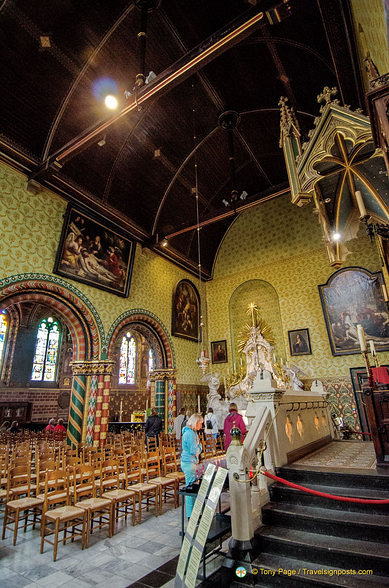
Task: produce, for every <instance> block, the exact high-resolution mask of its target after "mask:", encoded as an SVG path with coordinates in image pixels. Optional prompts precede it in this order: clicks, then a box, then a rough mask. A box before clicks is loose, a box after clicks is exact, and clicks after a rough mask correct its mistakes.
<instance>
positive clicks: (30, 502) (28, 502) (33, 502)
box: [7, 496, 43, 510]
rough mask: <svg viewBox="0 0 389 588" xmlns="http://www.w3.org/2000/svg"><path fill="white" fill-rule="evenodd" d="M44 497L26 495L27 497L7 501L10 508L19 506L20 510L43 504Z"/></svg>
mask: <svg viewBox="0 0 389 588" xmlns="http://www.w3.org/2000/svg"><path fill="white" fill-rule="evenodd" d="M41 504H43V498H39V497H37V498H35V496H26V498H17V499H16V500H10V501H9V502H7V507H8V508H19V509H20V510H23V509H26V510H27V509H29V508H33V507H34V506H41Z"/></svg>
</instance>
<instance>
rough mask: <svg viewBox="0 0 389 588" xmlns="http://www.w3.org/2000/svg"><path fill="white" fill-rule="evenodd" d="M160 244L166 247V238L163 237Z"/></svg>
mask: <svg viewBox="0 0 389 588" xmlns="http://www.w3.org/2000/svg"><path fill="white" fill-rule="evenodd" d="M161 245H162V247H167V246H168V240H167V239H163V240H162V241H161Z"/></svg>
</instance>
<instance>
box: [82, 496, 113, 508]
mask: <svg viewBox="0 0 389 588" xmlns="http://www.w3.org/2000/svg"><path fill="white" fill-rule="evenodd" d="M75 506H76V507H78V508H85V509H94V508H104V507H106V506H111V501H110V500H109V499H105V498H86V499H85V500H81V501H80V502H76V504H75Z"/></svg>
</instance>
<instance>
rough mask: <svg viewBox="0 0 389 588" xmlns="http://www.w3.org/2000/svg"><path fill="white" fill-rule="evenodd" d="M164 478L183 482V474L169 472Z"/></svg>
mask: <svg viewBox="0 0 389 588" xmlns="http://www.w3.org/2000/svg"><path fill="white" fill-rule="evenodd" d="M166 478H175V479H176V480H185V474H184V472H169V473H168V474H166Z"/></svg>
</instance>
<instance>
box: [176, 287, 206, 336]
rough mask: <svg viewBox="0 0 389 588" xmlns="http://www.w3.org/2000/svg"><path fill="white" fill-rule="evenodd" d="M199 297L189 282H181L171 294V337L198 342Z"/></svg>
mask: <svg viewBox="0 0 389 588" xmlns="http://www.w3.org/2000/svg"><path fill="white" fill-rule="evenodd" d="M199 317H200V296H199V293H198V291H197V288H196V286H195V285H194V284H192V282H190V281H189V280H181V281H180V282H178V284H177V286H176V287H175V289H174V292H173V308H172V335H174V336H175V337H182V338H183V339H189V340H190V341H198V340H199V323H200V321H199Z"/></svg>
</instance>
